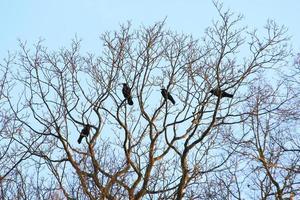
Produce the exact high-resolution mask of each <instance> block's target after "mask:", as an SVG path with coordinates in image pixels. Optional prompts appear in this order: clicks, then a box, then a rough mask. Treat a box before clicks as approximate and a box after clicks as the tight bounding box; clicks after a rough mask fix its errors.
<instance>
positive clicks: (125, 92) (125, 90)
mask: <svg viewBox="0 0 300 200" xmlns="http://www.w3.org/2000/svg"><path fill="white" fill-rule="evenodd" d="M122 92H123V95H124V97H125V99H127V102H128V104H129V105H133V101H132V97H131V89H130V87H128V85H127V84H126V83H123V89H122Z"/></svg>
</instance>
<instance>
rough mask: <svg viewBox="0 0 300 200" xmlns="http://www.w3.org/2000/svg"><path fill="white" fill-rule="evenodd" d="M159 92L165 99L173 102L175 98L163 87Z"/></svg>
mask: <svg viewBox="0 0 300 200" xmlns="http://www.w3.org/2000/svg"><path fill="white" fill-rule="evenodd" d="M161 94H162V96H163V97H164V98H165V99H169V100H170V101H171V102H172V103H173V104H175V100H174V99H173V97H172V95H171V94H170V92H168V91H167V90H166V89H165V88H162V89H161Z"/></svg>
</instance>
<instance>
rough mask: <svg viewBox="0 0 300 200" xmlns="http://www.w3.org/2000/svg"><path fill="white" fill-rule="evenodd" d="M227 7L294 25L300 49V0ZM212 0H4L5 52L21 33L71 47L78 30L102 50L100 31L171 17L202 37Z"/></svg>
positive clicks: (245, 0) (251, 17)
mask: <svg viewBox="0 0 300 200" xmlns="http://www.w3.org/2000/svg"><path fill="white" fill-rule="evenodd" d="M223 2H224V7H225V8H230V9H232V10H233V11H235V12H236V13H241V14H243V15H244V16H245V20H244V22H243V23H244V25H248V26H249V27H257V28H258V29H260V28H261V27H262V26H263V24H265V22H266V20H267V19H268V18H270V19H275V20H276V21H277V22H278V23H279V24H284V25H286V26H287V27H288V28H289V34H290V35H292V36H293V39H292V42H293V45H294V47H295V49H297V51H298V50H299V49H300V26H299V19H300V0H285V1H284V0H224V1H223ZM216 15H217V13H216V10H215V8H214V7H213V4H212V2H211V1H210V0H185V1H184V0H151V1H142V0H127V1H126V0H107V1H103V0H101V1H100V0H98V1H96V0H85V1H83V0H48V1H41V0H19V1H16V0H14V1H13V0H0V25H1V29H0V47H1V48H0V57H1V58H3V57H5V56H6V52H7V50H11V51H14V50H16V47H17V38H20V39H21V40H27V41H28V43H29V44H32V43H33V42H35V41H37V40H38V39H39V38H40V37H41V38H44V39H46V42H45V43H44V44H45V45H46V46H48V47H50V48H54V49H57V48H59V47H62V46H68V45H69V44H70V41H71V39H72V38H74V36H75V34H77V36H78V37H79V38H81V39H83V43H82V44H83V50H84V51H89V50H91V51H94V50H96V49H100V48H101V47H100V46H99V43H100V42H99V35H100V34H101V33H103V32H104V31H107V30H116V29H118V25H119V24H120V23H123V22H126V21H127V20H130V21H131V22H132V23H133V25H135V26H139V25H141V24H145V25H148V24H153V23H154V22H157V21H160V20H162V19H164V18H165V17H167V27H169V28H171V29H173V30H176V31H179V32H183V33H188V34H190V33H191V34H193V35H194V36H195V37H196V38H197V37H201V36H202V34H203V31H204V29H205V28H206V27H207V26H208V25H210V23H211V20H212V19H213V18H216Z"/></svg>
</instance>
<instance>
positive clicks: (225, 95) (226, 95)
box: [224, 93, 233, 98]
mask: <svg viewBox="0 0 300 200" xmlns="http://www.w3.org/2000/svg"><path fill="white" fill-rule="evenodd" d="M224 97H228V98H233V94H228V93H225V94H224Z"/></svg>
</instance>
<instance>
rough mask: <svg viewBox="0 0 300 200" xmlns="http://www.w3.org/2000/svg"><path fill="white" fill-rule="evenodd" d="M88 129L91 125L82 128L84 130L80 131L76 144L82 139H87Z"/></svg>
mask: <svg viewBox="0 0 300 200" xmlns="http://www.w3.org/2000/svg"><path fill="white" fill-rule="evenodd" d="M90 129H91V125H89V124H87V125H85V126H84V128H83V129H82V130H81V132H80V135H79V138H78V140H77V142H78V144H80V143H81V141H82V139H83V138H84V137H87V136H88V135H89V133H90Z"/></svg>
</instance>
